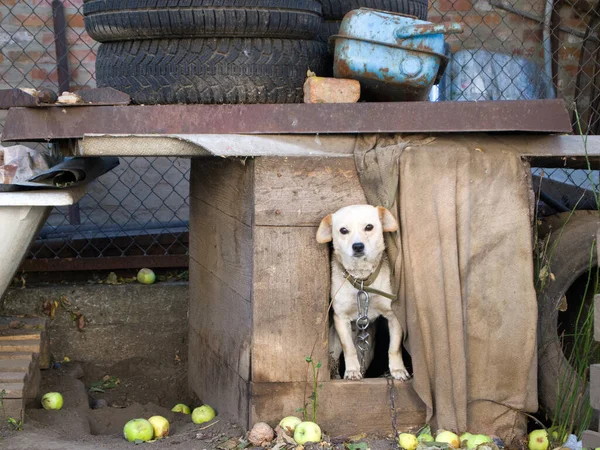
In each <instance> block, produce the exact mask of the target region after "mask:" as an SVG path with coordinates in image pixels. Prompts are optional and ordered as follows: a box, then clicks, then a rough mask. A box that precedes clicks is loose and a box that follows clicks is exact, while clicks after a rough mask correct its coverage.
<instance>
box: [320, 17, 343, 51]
mask: <svg viewBox="0 0 600 450" xmlns="http://www.w3.org/2000/svg"><path fill="white" fill-rule="evenodd" d="M341 24H342V21H341V20H324V21H323V22H321V26H320V28H319V33H318V34H317V37H316V38H315V40H317V41H319V42H322V43H323V44H327V45H330V44H333V43H330V42H329V37H330V36H332V35H334V34H338V31H340V25H341Z"/></svg>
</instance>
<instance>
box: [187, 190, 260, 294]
mask: <svg viewBox="0 0 600 450" xmlns="http://www.w3.org/2000/svg"><path fill="white" fill-rule="evenodd" d="M190 259H194V260H195V261H196V262H197V263H198V264H200V265H201V266H202V267H204V268H205V269H207V270H208V271H210V272H211V273H213V274H214V275H215V276H216V277H217V278H219V279H220V280H221V281H222V282H223V283H225V284H227V285H228V286H230V287H231V288H232V289H233V290H234V291H235V292H237V293H238V294H239V295H240V296H242V297H243V298H245V299H246V300H250V299H251V296H252V228H251V227H249V226H248V225H246V224H244V223H242V222H240V221H238V220H237V219H235V218H233V217H231V216H228V215H227V214H225V213H223V212H221V211H219V210H218V209H215V208H214V207H212V206H210V205H208V204H207V203H204V202H203V201H202V200H196V201H194V202H193V205H191V208H190ZM194 288H196V287H194ZM200 289H202V288H201V287H200Z"/></svg>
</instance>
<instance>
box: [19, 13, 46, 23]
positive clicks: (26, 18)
mask: <svg viewBox="0 0 600 450" xmlns="http://www.w3.org/2000/svg"><path fill="white" fill-rule="evenodd" d="M16 17H17V20H18V21H19V22H21V23H22V24H23V26H24V27H43V26H45V25H46V22H45V21H44V20H42V18H41V17H40V16H38V15H36V14H35V12H33V13H31V14H17V16H16Z"/></svg>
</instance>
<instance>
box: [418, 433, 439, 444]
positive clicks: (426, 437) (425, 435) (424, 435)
mask: <svg viewBox="0 0 600 450" xmlns="http://www.w3.org/2000/svg"><path fill="white" fill-rule="evenodd" d="M417 441H419V442H433V441H435V439H433V436H432V435H430V434H429V433H422V434H420V435H418V436H417Z"/></svg>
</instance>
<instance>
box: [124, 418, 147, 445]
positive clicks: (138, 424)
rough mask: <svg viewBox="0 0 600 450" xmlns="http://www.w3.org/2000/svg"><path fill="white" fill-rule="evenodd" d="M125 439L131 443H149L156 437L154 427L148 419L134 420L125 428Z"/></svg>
mask: <svg viewBox="0 0 600 450" xmlns="http://www.w3.org/2000/svg"><path fill="white" fill-rule="evenodd" d="M123 437H124V438H125V439H127V440H128V441H129V442H136V441H142V442H147V441H149V440H151V439H152V438H153V437H154V427H152V424H151V423H150V422H148V421H147V420H146V419H132V420H130V421H129V422H127V423H126V424H125V426H124V427H123Z"/></svg>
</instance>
